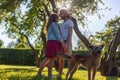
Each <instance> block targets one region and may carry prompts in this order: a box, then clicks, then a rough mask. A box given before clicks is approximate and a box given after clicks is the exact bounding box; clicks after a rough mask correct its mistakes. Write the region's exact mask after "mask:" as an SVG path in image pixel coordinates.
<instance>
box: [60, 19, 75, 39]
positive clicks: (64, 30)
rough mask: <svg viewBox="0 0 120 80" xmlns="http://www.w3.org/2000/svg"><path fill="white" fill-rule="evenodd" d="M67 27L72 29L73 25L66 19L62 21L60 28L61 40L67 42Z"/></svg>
mask: <svg viewBox="0 0 120 80" xmlns="http://www.w3.org/2000/svg"><path fill="white" fill-rule="evenodd" d="M69 27H74V23H73V21H72V20H70V19H68V20H67V21H64V22H63V23H62V24H61V26H60V29H61V35H62V39H63V40H67V37H68V29H69Z"/></svg>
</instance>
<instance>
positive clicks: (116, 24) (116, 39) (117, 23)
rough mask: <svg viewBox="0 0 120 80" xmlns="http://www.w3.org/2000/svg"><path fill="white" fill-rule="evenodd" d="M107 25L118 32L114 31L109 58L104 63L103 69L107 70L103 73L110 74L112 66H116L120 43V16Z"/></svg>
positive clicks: (109, 48)
mask: <svg viewBox="0 0 120 80" xmlns="http://www.w3.org/2000/svg"><path fill="white" fill-rule="evenodd" d="M107 26H109V27H111V28H113V30H114V32H115V31H116V33H114V36H113V38H112V40H111V42H110V44H109V47H108V52H107V53H108V57H107V60H106V62H105V63H104V62H103V63H102V67H103V71H105V72H102V74H103V75H110V73H111V70H112V68H113V67H114V66H115V55H116V50H117V48H118V46H119V45H120V35H119V34H120V17H116V18H115V19H113V20H110V21H108V23H107ZM114 28H115V29H114Z"/></svg>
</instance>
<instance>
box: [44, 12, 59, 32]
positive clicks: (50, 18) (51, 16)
mask: <svg viewBox="0 0 120 80" xmlns="http://www.w3.org/2000/svg"><path fill="white" fill-rule="evenodd" d="M57 18H58V15H57V14H51V15H50V16H49V18H48V22H47V24H46V30H48V28H49V26H50V25H51V23H52V22H56V19H57Z"/></svg>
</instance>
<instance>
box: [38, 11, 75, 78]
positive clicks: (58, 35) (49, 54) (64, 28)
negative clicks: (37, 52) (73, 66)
mask: <svg viewBox="0 0 120 80" xmlns="http://www.w3.org/2000/svg"><path fill="white" fill-rule="evenodd" d="M59 16H60V17H61V19H63V20H64V22H63V23H62V24H61V25H60V27H59V25H58V23H57V22H58V15H57V14H51V15H50V16H49V19H48V22H47V24H46V31H47V38H48V41H47V44H46V58H45V59H44V60H43V62H42V63H41V65H40V68H39V71H38V73H37V75H38V76H41V73H42V71H43V69H44V67H45V66H46V65H47V64H48V77H49V78H54V76H52V67H53V64H54V59H55V58H56V57H57V56H56V53H57V52H66V53H68V55H71V54H72V30H73V27H74V24H73V22H72V21H71V19H70V13H69V12H68V11H67V10H65V9H62V10H60V14H59ZM63 67H64V60H62V59H59V76H61V75H62V70H63Z"/></svg>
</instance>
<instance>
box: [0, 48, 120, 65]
mask: <svg viewBox="0 0 120 80" xmlns="http://www.w3.org/2000/svg"><path fill="white" fill-rule="evenodd" d="M36 50H37V51H38V52H39V50H38V49H36ZM84 52H88V51H87V50H80V51H73V54H74V53H84ZM115 62H116V64H117V65H118V66H120V52H117V55H116V58H115ZM0 64H10V65H32V66H36V63H35V57H34V55H33V51H32V50H31V49H9V48H1V49H0ZM66 65H67V64H65V66H66Z"/></svg>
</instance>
